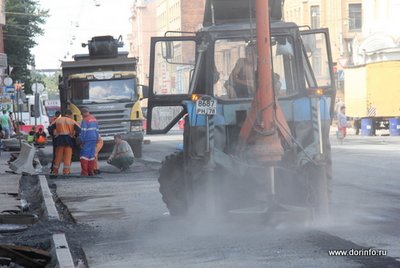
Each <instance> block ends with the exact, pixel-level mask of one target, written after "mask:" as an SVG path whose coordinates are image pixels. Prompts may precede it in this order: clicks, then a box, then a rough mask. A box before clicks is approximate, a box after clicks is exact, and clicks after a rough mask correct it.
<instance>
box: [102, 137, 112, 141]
mask: <svg viewBox="0 0 400 268" xmlns="http://www.w3.org/2000/svg"><path fill="white" fill-rule="evenodd" d="M101 138H102V139H103V141H112V140H114V136H106V137H101Z"/></svg>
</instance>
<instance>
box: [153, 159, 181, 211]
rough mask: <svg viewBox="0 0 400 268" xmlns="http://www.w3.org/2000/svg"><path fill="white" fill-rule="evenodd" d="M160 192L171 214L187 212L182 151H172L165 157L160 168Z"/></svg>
mask: <svg viewBox="0 0 400 268" xmlns="http://www.w3.org/2000/svg"><path fill="white" fill-rule="evenodd" d="M158 182H159V183H160V193H161V195H162V200H163V201H164V203H165V204H166V205H167V208H168V210H169V213H170V215H171V216H182V215H185V214H186V213H187V200H186V185H185V177H184V172H183V153H182V152H179V153H174V154H171V155H169V156H167V157H166V158H165V160H164V161H163V162H162V165H161V169H160V177H159V178H158Z"/></svg>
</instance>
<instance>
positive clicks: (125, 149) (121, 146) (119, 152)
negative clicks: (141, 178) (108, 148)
mask: <svg viewBox="0 0 400 268" xmlns="http://www.w3.org/2000/svg"><path fill="white" fill-rule="evenodd" d="M114 141H115V145H114V149H113V151H112V153H111V155H110V157H109V158H108V160H107V163H108V164H110V165H112V166H114V167H117V168H119V169H120V171H125V170H127V169H128V168H129V166H130V165H132V164H133V159H134V158H133V157H134V155H133V152H132V148H131V146H130V145H129V143H128V142H127V141H124V140H123V139H122V137H121V135H119V134H116V135H114Z"/></svg>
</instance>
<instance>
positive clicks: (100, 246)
mask: <svg viewBox="0 0 400 268" xmlns="http://www.w3.org/2000/svg"><path fill="white" fill-rule="evenodd" d="M175 134H176V133H175ZM148 138H149V137H148ZM150 139H151V141H152V142H151V144H150V145H145V146H144V148H143V150H144V158H145V159H147V160H151V161H152V162H151V163H150V164H149V163H147V164H146V165H144V164H143V163H144V162H141V163H136V164H135V167H134V168H132V169H131V171H130V172H127V173H123V174H120V173H112V172H114V171H115V170H113V169H112V168H110V167H107V166H106V164H105V163H104V162H103V163H101V165H102V169H103V170H105V171H106V173H102V174H101V175H102V178H100V179H79V178H76V179H68V180H55V181H54V182H55V183H56V184H57V192H58V195H59V197H60V198H61V199H62V201H63V202H64V203H65V205H67V207H68V208H69V210H70V212H71V214H72V216H73V217H74V218H75V219H76V221H77V222H78V223H81V224H87V225H89V226H91V227H92V228H93V230H94V232H91V233H88V235H87V237H82V247H83V249H84V251H85V253H86V257H87V259H88V263H89V266H90V267H91V268H93V267H96V268H100V267H104V268H105V267H107V268H108V267H400V261H398V260H397V259H396V258H400V240H399V239H398V237H399V236H400V228H398V222H399V221H400V208H399V206H398V204H399V201H400V180H399V174H400V165H399V164H398V162H399V159H400V138H398V137H357V136H350V137H348V139H347V140H345V142H344V144H338V143H337V142H336V141H335V140H334V138H333V137H332V151H333V168H334V183H333V195H332V208H331V219H330V221H329V222H328V223H327V224H325V225H307V226H304V225H303V224H300V223H298V224H287V223H282V224H280V225H278V226H275V227H268V226H262V225H259V224H257V223H255V222H254V221H252V220H250V219H249V220H244V219H243V218H241V219H240V220H238V219H234V220H232V219H218V220H215V219H212V218H204V217H203V216H200V215H192V216H191V217H177V218H173V217H170V216H169V215H168V213H167V209H166V207H165V205H164V204H163V203H162V201H161V197H160V194H159V192H158V182H157V176H158V171H157V168H158V167H159V163H157V161H161V160H162V158H163V157H164V156H165V155H167V154H169V153H171V152H172V151H174V150H175V148H177V147H179V144H180V143H181V136H180V135H167V136H155V137H150ZM332 250H347V254H351V256H350V255H349V256H330V254H329V251H332ZM345 253H346V252H344V251H343V252H340V253H339V254H345ZM360 254H364V255H365V256H357V255H360ZM368 255H370V256H368ZM372 255H373V256H372ZM378 255H382V256H378Z"/></svg>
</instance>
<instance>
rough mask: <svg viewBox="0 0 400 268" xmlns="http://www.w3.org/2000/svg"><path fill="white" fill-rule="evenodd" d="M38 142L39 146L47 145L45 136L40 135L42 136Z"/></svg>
mask: <svg viewBox="0 0 400 268" xmlns="http://www.w3.org/2000/svg"><path fill="white" fill-rule="evenodd" d="M36 142H37V143H39V144H43V143H46V138H45V137H44V136H42V135H40V136H39V137H38V138H37V139H36Z"/></svg>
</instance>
